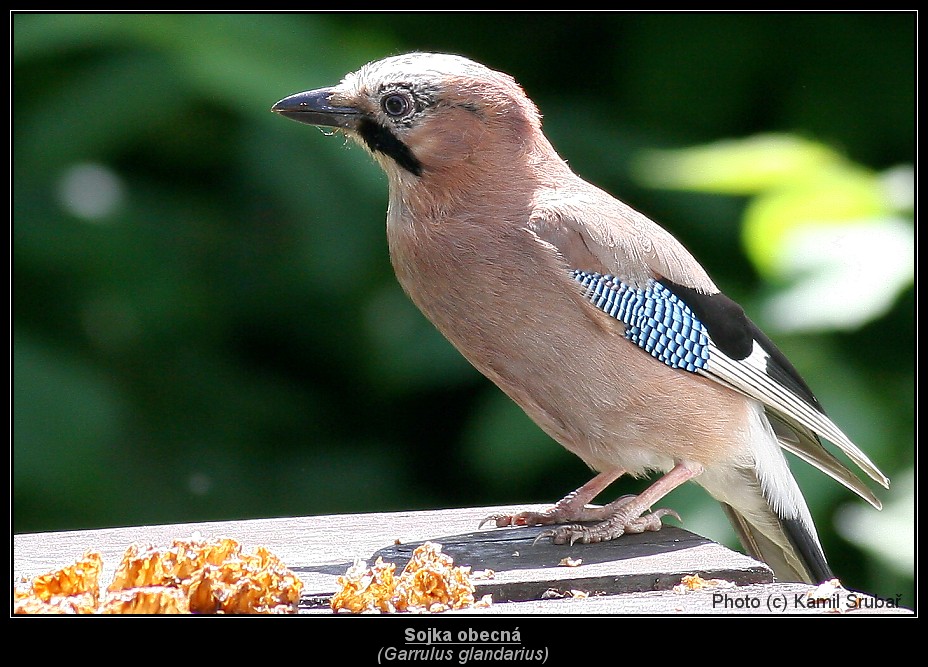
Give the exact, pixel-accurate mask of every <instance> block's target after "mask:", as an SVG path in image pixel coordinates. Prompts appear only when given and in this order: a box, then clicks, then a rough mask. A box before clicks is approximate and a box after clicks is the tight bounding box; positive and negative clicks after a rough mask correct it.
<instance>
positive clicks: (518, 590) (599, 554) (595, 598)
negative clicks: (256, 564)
mask: <svg viewBox="0 0 928 667" xmlns="http://www.w3.org/2000/svg"><path fill="white" fill-rule="evenodd" d="M541 508H542V507H540V506H535V507H526V506H517V507H516V506H510V507H484V508H464V509H448V510H431V511H416V512H392V513H382V514H342V515H329V516H314V517H296V518H277V519H255V520H245V521H222V522H205V523H189V524H176V525H157V526H133V527H125V528H103V529H96V530H81V531H67V532H50V533H31V534H21V535H14V536H13V574H14V578H15V579H18V578H20V577H32V576H35V575H38V574H42V573H44V572H49V571H52V570H56V569H58V568H61V567H63V566H66V565H69V564H71V563H73V562H74V561H75V560H77V559H78V558H79V557H80V556H82V555H83V554H84V553H85V552H87V551H98V552H100V553H101V554H102V555H103V559H104V571H103V581H104V582H108V581H110V580H111V579H112V576H113V573H114V572H115V569H116V566H117V564H118V562H119V560H120V559H121V558H122V555H123V553H124V551H125V550H126V548H127V547H129V546H130V545H131V544H133V543H142V544H154V545H157V546H167V545H169V544H170V543H171V542H173V541H174V540H177V539H187V538H190V537H192V536H194V535H196V534H199V535H200V536H202V537H204V538H217V537H231V538H233V539H235V540H237V541H238V542H239V543H241V544H242V546H243V547H244V548H245V549H246V550H247V551H251V550H253V549H254V548H255V547H257V546H259V545H262V546H265V547H267V548H268V549H270V550H271V551H272V552H273V553H275V554H276V555H277V556H279V557H280V558H281V559H282V560H283V562H285V563H286V564H287V565H288V566H289V567H290V568H291V569H292V570H294V572H296V573H297V574H298V575H299V576H300V578H301V579H302V580H303V583H304V594H303V599H302V600H301V605H300V610H301V613H304V614H331V611H330V610H329V606H328V600H329V597H330V596H331V595H332V593H333V592H335V590H336V579H337V577H338V576H339V575H341V574H344V573H345V571H346V570H347V569H348V567H350V566H351V565H352V564H353V563H354V562H355V560H357V559H360V560H364V561H367V562H369V563H370V562H373V560H374V559H375V558H376V557H377V556H381V557H383V558H384V560H386V561H390V562H395V563H397V567H398V569H400V568H402V567H403V566H404V565H405V563H406V561H407V560H408V559H409V556H410V554H411V553H412V551H413V550H414V549H415V548H416V546H418V545H419V544H421V543H422V542H424V541H426V540H429V541H432V542H437V543H439V544H441V545H442V549H443V551H444V552H445V553H447V554H449V555H450V556H452V558H454V561H455V564H457V565H469V566H470V567H472V568H473V569H474V570H485V569H491V570H494V571H495V576H494V577H493V578H492V579H484V580H476V581H475V584H476V585H477V594H478V596H482V595H484V594H486V593H490V594H491V595H492V596H493V599H494V604H493V605H491V606H490V607H489V608H487V609H479V610H471V611H465V612H461V613H477V614H488V615H501V614H502V615H523V614H617V613H618V614H665V613H666V614H681V613H682V614H743V613H750V614H758V613H789V614H806V613H814V614H833V613H838V612H846V611H847V609H846V606H847V605H846V604H844V598H842V604H844V608H841V609H830V608H828V607H827V606H825V607H802V606H801V605H800V606H797V603H796V598H795V596H796V595H800V596H802V595H806V594H807V593H808V592H809V591H810V590H812V588H813V587H811V586H806V585H802V584H780V583H772V582H773V576H772V573H771V572H770V570H769V568H767V566H766V565H764V564H763V563H758V562H757V561H755V560H753V559H751V558H749V557H747V556H745V555H743V554H740V553H737V552H734V551H731V550H730V549H727V548H725V547H723V546H721V545H718V544H716V543H714V542H712V541H710V540H707V539H705V538H703V537H700V536H698V535H694V534H692V533H689V532H687V531H685V530H682V529H680V528H677V527H675V526H665V527H664V529H663V530H661V531H659V532H657V533H650V532H649V533H642V534H641V535H625V536H623V537H622V538H620V539H618V540H613V541H610V542H605V543H600V544H589V545H583V544H576V545H573V546H569V545H554V544H552V543H551V542H550V540H542V541H539V542H538V544H534V539H535V537H536V536H537V535H538V533H539V532H540V531H541V530H543V528H540V527H529V528H503V529H485V530H479V531H477V530H474V528H475V526H476V525H477V524H478V523H479V521H480V520H481V519H482V518H483V517H485V516H488V515H490V514H495V513H503V512H513V511H520V510H524V509H541ZM565 557H570V558H572V559H575V560H576V559H579V560H580V564H579V565H578V566H576V567H564V566H561V565H559V563H560V562H561V560H562V559H563V558H565ZM687 574H690V575H692V574H699V575H700V576H702V577H703V579H723V580H727V581H730V582H734V583H736V584H738V586H739V587H738V588H737V589H707V590H699V591H688V592H686V593H683V594H681V593H678V592H673V590H672V589H673V587H674V586H676V585H677V584H679V583H680V580H681V577H682V576H683V575H687ZM571 591H574V592H576V591H579V592H582V593H583V594H585V595H588V596H589V597H585V598H578V597H573V596H574V595H576V593H571ZM716 595H722V596H723V597H722V598H719V597H716ZM725 596H727V597H725ZM771 600H774V601H777V600H779V601H780V604H781V606H783V607H785V608H784V609H780V610H778V609H776V608H774V609H771V608H770V607H769V601H771ZM861 600H862V602H865V603H864V604H862V605H861V606H862V609H861V611H863V612H865V613H880V614H895V613H910V612H908V610H900V609H897V608H895V607H893V606H891V605H890V606H886V605H883V606H879V607H875V606H873V602H874V599H873V598H871V597H869V596H866V597H864V598H861ZM876 602H877V603H879V601H876Z"/></svg>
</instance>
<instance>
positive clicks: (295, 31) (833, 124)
mask: <svg viewBox="0 0 928 667" xmlns="http://www.w3.org/2000/svg"><path fill="white" fill-rule="evenodd" d="M12 34H13V47H12V55H13V67H12V76H13V90H12V93H13V94H12V100H13V104H12V149H13V161H12V197H13V202H12V243H13V271H12V297H13V326H12V333H13V352H12V357H13V362H12V367H13V374H14V378H13V380H14V382H13V442H12V450H13V451H12V453H13V529H14V531H16V532H23V531H38V530H67V529H77V528H89V527H97V526H105V525H136V524H146V523H175V522H184V521H200V520H211V519H237V518H247V517H268V516H286V515H305V514H313V513H335V512H350V511H379V510H399V509H410V508H417V507H421V508H426V507H442V506H449V505H479V504H491V503H518V502H544V501H554V500H556V499H558V498H560V497H561V496H562V495H563V494H564V493H566V492H567V491H569V490H570V489H572V488H575V487H576V486H579V485H580V484H582V483H583V482H585V481H586V479H587V471H586V470H585V469H584V466H583V465H582V464H581V463H580V462H579V461H578V460H576V459H575V458H574V457H572V456H571V455H569V454H568V453H566V452H565V451H563V450H562V449H561V448H560V447H558V446H556V445H555V444H554V443H553V442H551V441H550V440H549V439H548V438H547V437H546V436H544V435H542V434H541V433H540V431H538V430H537V429H535V428H534V427H533V426H532V425H531V424H530V423H528V422H527V420H526V419H525V418H524V417H523V416H521V415H520V414H519V413H518V412H517V411H516V412H513V410H512V406H511V405H508V404H507V403H506V401H505V399H503V398H502V397H501V396H500V395H499V394H498V391H497V390H496V389H495V388H494V387H492V386H491V385H490V384H489V383H488V382H487V381H485V380H484V379H483V378H481V377H480V376H479V375H478V374H477V373H476V372H475V371H473V370H472V369H471V368H470V367H469V366H468V365H467V364H466V362H464V361H463V360H462V359H461V358H460V356H459V355H458V354H457V353H456V352H455V351H454V350H453V349H452V348H451V346H450V345H449V344H448V343H447V342H445V341H444V340H443V339H442V338H441V337H440V336H439V335H438V334H437V333H436V332H434V331H433V330H432V329H431V327H430V326H429V325H428V324H427V323H426V322H425V321H424V319H423V318H422V317H421V315H419V313H418V312H417V311H416V310H415V308H413V307H412V306H411V305H410V304H409V303H408V301H407V300H405V298H404V297H403V295H402V293H401V291H400V290H399V288H398V287H397V285H396V282H395V279H394V278H393V275H392V270H391V267H390V264H389V260H388V257H387V250H386V243H385V239H384V232H383V219H384V212H385V208H386V183H385V179H384V177H383V176H382V174H381V173H380V172H379V170H378V169H377V168H376V166H375V165H373V164H372V162H371V160H370V159H369V157H368V156H367V155H366V154H365V152H364V151H363V150H361V149H358V148H347V149H346V147H345V142H344V141H343V139H342V138H340V137H325V136H323V135H322V134H321V133H319V132H318V131H316V130H313V129H311V128H308V127H305V126H300V125H298V124H296V123H289V122H286V121H285V120H282V119H280V118H278V117H276V116H274V115H273V114H271V113H270V112H269V108H270V106H271V105H272V104H273V103H274V102H275V101H277V100H278V99H280V98H282V97H285V96H286V95H289V94H291V93H294V92H298V91H300V90H306V89H309V88H313V87H317V86H322V85H327V84H331V83H334V82H335V81H337V80H338V79H339V78H340V77H341V76H342V75H343V74H344V73H345V72H348V71H350V70H352V69H355V68H356V67H358V66H359V65H361V64H363V63H364V62H366V61H368V60H371V59H374V58H378V57H381V56H384V55H387V54H392V53H398V52H402V51H407V50H415V49H420V50H443V51H451V52H458V53H463V54H465V55H468V56H471V57H473V58H476V59H478V60H481V61H484V62H486V63H487V64H489V65H490V66H493V67H496V68H498V69H502V70H505V71H508V72H510V73H512V74H513V75H514V76H516V78H517V79H518V80H520V81H521V82H522V83H523V84H524V85H525V87H526V89H527V91H528V92H529V94H530V95H531V96H532V97H533V98H534V99H535V101H536V102H537V103H538V104H539V106H540V108H541V110H542V112H543V113H544V114H545V127H546V130H547V132H548V134H549V136H550V137H551V139H552V141H553V142H554V144H555V145H556V146H557V147H558V149H559V150H560V152H561V154H562V156H563V157H565V158H566V159H568V160H569V161H570V163H571V165H572V166H573V168H574V169H575V170H576V171H577V172H578V173H580V174H581V175H582V176H584V177H585V178H587V179H588V180H590V181H592V182H594V183H596V184H598V185H600V186H602V187H604V188H605V189H607V190H609V191H611V192H613V193H614V194H616V195H618V196H620V197H622V198H623V199H625V200H626V201H629V202H630V203H631V204H633V205H634V206H636V207H637V208H639V209H641V210H643V211H645V212H646V213H648V214H649V215H651V216H653V217H655V218H656V219H658V220H660V221H661V222H662V224H664V225H665V226H666V227H668V228H669V229H670V230H672V231H673V232H674V233H675V234H676V235H677V236H678V237H679V238H680V239H681V240H682V241H683V242H684V243H685V244H686V245H687V246H688V247H689V248H691V249H692V250H693V251H694V253H695V254H696V255H697V256H698V257H700V259H701V260H702V261H703V263H704V264H705V265H706V266H707V267H708V268H709V270H710V272H711V273H712V274H713V276H714V277H715V278H716V280H717V282H718V283H719V284H720V286H722V288H723V289H724V290H725V291H727V292H728V293H729V294H731V295H732V296H733V297H735V298H737V299H739V300H741V301H742V302H743V303H744V305H745V306H746V308H747V310H748V311H749V312H750V313H751V314H752V315H754V314H755V313H758V312H760V310H761V306H762V304H763V299H764V296H765V294H766V293H768V291H769V290H770V289H771V288H772V284H771V283H770V282H769V281H770V279H771V278H770V276H769V275H768V274H766V273H764V272H763V271H762V270H760V271H757V270H755V266H758V267H759V266H760V265H758V264H756V258H755V257H754V256H753V255H748V254H745V251H744V250H743V248H742V241H741V233H742V232H741V220H742V216H743V214H744V212H745V203H746V202H745V199H744V194H743V192H742V191H738V194H735V195H731V194H730V195H729V196H727V197H717V196H714V195H709V194H705V193H698V192H673V191H668V190H661V189H653V188H649V187H642V185H641V184H639V183H636V182H635V181H634V180H633V179H632V178H631V176H630V173H631V172H630V169H631V163H632V161H633V160H634V158H635V157H636V156H637V155H639V154H640V151H644V150H645V149H654V148H661V149H671V148H680V147H683V146H692V145H696V144H707V143H710V142H715V141H718V140H720V139H730V138H738V137H747V136H752V135H756V134H761V133H787V132H788V133H794V134H796V135H798V136H802V137H807V138H808V139H809V141H810V142H813V143H814V145H815V146H818V147H820V150H823V151H826V155H827V151H830V150H834V151H835V152H836V153H839V154H841V155H846V156H847V159H848V161H849V162H851V163H853V164H856V165H866V168H865V171H867V173H871V174H877V173H884V172H885V171H886V170H887V169H889V168H890V167H894V166H896V165H899V164H912V163H913V161H914V132H913V128H914V91H915V86H914V81H915V76H914V62H915V58H914V52H915V47H914V34H915V30H914V15H912V14H906V13H894V14H809V15H806V14H769V15H768V14H758V13H750V14H732V15H723V14H705V15H703V14H639V13H636V14H566V13H565V14H562V13H557V14H549V13H532V14H508V13H492V14H476V13H475V14H412V15H402V14H377V15H365V14H338V15H302V14H272V15H261V14H257V15H256V14H228V15H224V14H157V15H146V14H93V15H82V14H41V13H29V14H27V13H17V14H14V15H13V16H12ZM516 36H518V37H517V38H514V37H516ZM827 146H830V147H834V148H833V149H825V148H823V147H827ZM766 155H768V156H769V153H767V154H766ZM751 161H753V159H751V160H749V162H751ZM751 252H754V251H751ZM759 252H760V255H761V256H765V255H764V253H765V252H766V250H765V249H764V248H761V249H760V251H759ZM763 324H764V325H765V326H766V325H767V324H768V322H766V321H765V322H763ZM914 327H915V325H914V298H913V293H912V289H911V286H909V287H908V288H906V289H905V291H903V292H902V294H901V295H900V296H897V297H896V299H895V301H893V302H892V304H890V307H889V309H888V310H887V311H886V312H885V313H884V314H882V315H880V316H878V317H877V318H876V319H872V320H870V321H869V322H867V323H865V324H862V325H860V326H858V327H857V328H854V329H850V330H843V331H835V330H833V329H831V330H826V331H823V332H820V333H818V334H815V335H810V334H801V333H791V334H789V335H785V336H777V342H778V343H781V344H782V346H783V348H784V350H785V351H786V352H787V353H788V354H789V355H790V356H791V357H792V358H793V360H794V361H795V363H796V365H797V366H798V367H799V368H800V370H801V371H802V372H803V373H804V374H805V375H806V376H807V379H808V380H809V382H810V384H811V385H812V387H813V388H814V389H815V391H816V392H817V393H818V394H819V395H820V398H821V400H822V402H823V404H824V405H825V406H826V407H827V408H828V409H829V411H830V412H831V413H832V414H833V415H834V416H835V418H836V420H837V421H838V423H839V424H841V425H842V426H843V427H844V428H845V429H846V430H847V431H848V432H849V433H850V434H851V435H852V437H854V438H855V440H857V442H858V443H859V444H860V445H861V446H862V447H863V448H864V449H865V450H867V451H868V452H869V453H870V454H871V455H872V456H873V458H874V460H875V461H876V462H877V463H878V464H879V465H880V466H881V467H882V468H883V469H884V470H885V471H886V472H887V473H888V474H889V475H890V477H894V476H895V475H897V474H899V473H900V472H901V471H903V470H905V469H906V468H908V467H911V466H912V463H913V454H914V451H913V443H914V391H913V386H914V353H913V350H914ZM794 468H795V469H796V471H797V475H798V476H799V477H800V483H801V484H802V485H803V486H804V488H805V489H807V492H808V494H809V496H810V502H811V504H812V509H813V514H814V515H815V516H816V519H817V521H818V525H819V527H820V529H821V532H822V535H823V540H824V542H825V547H826V550H827V551H828V553H829V556H830V558H831V560H832V562H833V565H834V568H835V569H836V570H837V571H838V572H839V573H841V574H842V576H843V578H844V579H845V581H846V583H848V584H849V585H854V586H857V587H860V588H863V589H866V590H869V591H873V592H876V593H880V594H884V595H894V594H895V593H896V592H899V586H909V585H911V579H910V578H908V577H907V576H906V575H905V574H903V575H899V576H901V578H899V579H892V580H889V579H887V578H885V577H883V576H882V574H881V573H882V572H883V568H882V567H881V561H879V560H877V559H876V557H874V556H871V555H869V554H866V553H864V552H861V551H860V550H859V549H858V548H857V547H856V546H854V545H852V544H851V543H850V542H849V541H847V540H845V539H844V538H842V537H841V536H839V535H838V534H837V533H836V532H835V531H834V528H833V525H834V516H835V512H836V510H837V508H838V507H839V506H841V505H844V504H848V503H854V502H855V501H854V499H853V498H852V497H851V496H850V494H849V493H847V492H845V491H844V490H843V489H842V488H841V487H839V486H838V485H836V484H832V483H830V482H823V478H822V477H821V476H820V475H818V474H817V473H815V472H814V471H811V470H809V469H808V466H804V465H802V464H798V465H795V466H794ZM642 484H643V482H642V481H629V482H624V483H623V484H618V485H616V489H610V495H611V494H613V493H614V494H616V495H617V494H618V493H620V492H628V491H630V490H631V491H634V490H636V489H640V488H642ZM892 493H893V492H890V493H888V494H886V493H884V494H882V495H883V496H884V497H887V496H889V497H892ZM604 496H605V494H604ZM675 498H677V496H671V497H670V499H668V503H667V504H668V505H669V506H671V507H675V508H676V509H677V510H679V511H681V513H682V514H683V515H684V517H685V518H686V519H687V524H686V525H687V527H689V528H693V529H697V530H699V529H700V526H703V527H705V528H706V530H708V531H710V536H713V537H718V538H720V539H721V538H725V537H726V535H724V534H721V535H720V534H718V533H713V532H711V531H714V530H716V529H717V526H718V525H719V524H718V521H717V519H718V512H717V509H715V508H714V507H715V504H714V502H712V501H710V500H709V499H708V498H707V497H706V495H705V494H704V493H702V492H701V491H700V490H699V489H695V488H694V489H692V490H690V489H687V490H685V491H684V490H681V492H680V496H679V502H681V503H684V505H685V506H681V505H677V504H676V502H677V501H675V500H674V499H675ZM603 499H604V500H608V499H607V498H605V497H604V498H603ZM702 516H706V517H710V516H711V517H712V518H707V519H706V523H704V524H700V523H699V522H700V521H701V519H700V518H699V517H702ZM877 516H879V515H877ZM692 521H696V524H697V525H694V524H693V523H692ZM889 585H892V586H894V587H895V589H887V588H884V587H885V586H889ZM903 592H904V594H905V596H906V597H905V598H904V603H906V604H914V599H913V598H912V597H911V596H912V593H911V591H910V590H905V591H903Z"/></svg>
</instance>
